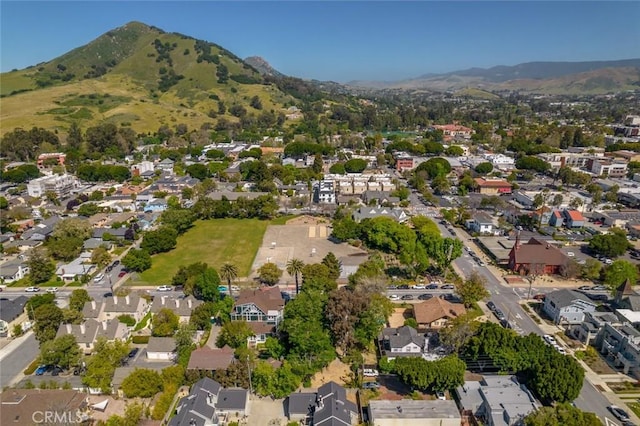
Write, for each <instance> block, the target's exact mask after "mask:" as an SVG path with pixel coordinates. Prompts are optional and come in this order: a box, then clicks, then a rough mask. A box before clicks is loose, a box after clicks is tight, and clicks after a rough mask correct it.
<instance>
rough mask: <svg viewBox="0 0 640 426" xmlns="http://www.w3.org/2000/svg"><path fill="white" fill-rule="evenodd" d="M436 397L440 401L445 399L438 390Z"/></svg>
mask: <svg viewBox="0 0 640 426" xmlns="http://www.w3.org/2000/svg"><path fill="white" fill-rule="evenodd" d="M436 398H438V399H441V400H442V401H445V400H446V399H447V397H446V396H445V394H444V392H440V391H438V392H436Z"/></svg>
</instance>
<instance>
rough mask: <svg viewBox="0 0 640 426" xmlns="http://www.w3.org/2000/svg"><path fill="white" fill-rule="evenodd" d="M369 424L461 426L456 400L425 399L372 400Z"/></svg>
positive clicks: (375, 425)
mask: <svg viewBox="0 0 640 426" xmlns="http://www.w3.org/2000/svg"><path fill="white" fill-rule="evenodd" d="M368 413H369V424H370V425H372V426H396V425H403V426H460V424H461V423H460V422H461V417H460V411H459V410H458V407H457V406H456V402H455V401H452V400H447V401H440V400H436V401H425V400H411V399H402V400H394V401H390V400H371V401H369V408H368Z"/></svg>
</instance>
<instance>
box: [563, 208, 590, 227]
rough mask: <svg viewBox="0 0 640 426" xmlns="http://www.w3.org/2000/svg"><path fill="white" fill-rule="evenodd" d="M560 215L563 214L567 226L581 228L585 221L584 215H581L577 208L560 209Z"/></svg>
mask: <svg viewBox="0 0 640 426" xmlns="http://www.w3.org/2000/svg"><path fill="white" fill-rule="evenodd" d="M562 215H563V216H564V219H565V223H566V224H567V228H582V227H583V226H584V223H585V222H586V220H585V218H584V216H582V213H580V212H579V211H578V210H568V209H565V210H563V211H562Z"/></svg>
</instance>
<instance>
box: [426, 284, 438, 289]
mask: <svg viewBox="0 0 640 426" xmlns="http://www.w3.org/2000/svg"><path fill="white" fill-rule="evenodd" d="M425 289H427V290H437V289H438V284H433V283H431V284H429V285H427V286H425Z"/></svg>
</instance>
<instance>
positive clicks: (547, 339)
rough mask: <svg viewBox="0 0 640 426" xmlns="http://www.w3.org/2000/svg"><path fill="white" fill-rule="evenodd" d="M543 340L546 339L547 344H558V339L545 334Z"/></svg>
mask: <svg viewBox="0 0 640 426" xmlns="http://www.w3.org/2000/svg"><path fill="white" fill-rule="evenodd" d="M542 338H543V339H544V341H545V342H547V343H548V344H550V345H553V344H557V343H556V338H555V337H553V336H552V335H550V334H545V335H544V336H542Z"/></svg>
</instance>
